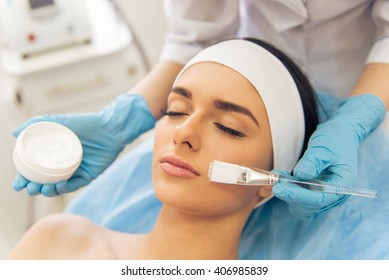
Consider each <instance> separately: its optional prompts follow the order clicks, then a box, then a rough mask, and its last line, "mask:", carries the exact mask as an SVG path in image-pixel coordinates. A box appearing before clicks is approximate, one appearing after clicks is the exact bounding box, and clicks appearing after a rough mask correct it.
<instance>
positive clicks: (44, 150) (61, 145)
mask: <svg viewBox="0 0 389 280" xmlns="http://www.w3.org/2000/svg"><path fill="white" fill-rule="evenodd" d="M13 160H14V164H15V167H16V169H17V171H18V172H19V173H20V174H21V175H22V176H23V177H25V178H26V179H28V180H30V181H33V182H37V183H41V184H53V183H57V182H60V181H66V180H68V179H69V178H70V177H71V176H72V175H73V173H74V172H75V171H76V169H77V168H78V167H79V165H80V163H81V160H82V146H81V142H80V140H79V139H78V137H77V135H76V134H75V133H74V132H73V131H71V130H70V129H69V128H67V127H65V126H63V125H60V124H58V123H54V122H37V123H34V124H32V125H30V126H28V127H27V128H26V129H24V130H23V131H22V133H21V134H20V135H19V137H18V139H17V140H16V145H15V149H14V153H13Z"/></svg>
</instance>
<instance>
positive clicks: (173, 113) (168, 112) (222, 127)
mask: <svg viewBox="0 0 389 280" xmlns="http://www.w3.org/2000/svg"><path fill="white" fill-rule="evenodd" d="M161 115H162V116H169V117H180V116H189V114H188V113H183V112H177V111H171V110H163V109H161ZM213 124H214V125H215V126H216V127H217V128H218V129H219V130H220V131H222V132H223V133H225V134H228V135H229V136H233V137H240V138H241V137H245V136H246V134H245V133H244V132H242V131H239V130H236V129H232V128H229V127H227V126H225V125H222V124H221V123H216V122H215V123H213Z"/></svg>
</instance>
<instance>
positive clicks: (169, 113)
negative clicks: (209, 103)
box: [161, 109, 189, 117]
mask: <svg viewBox="0 0 389 280" xmlns="http://www.w3.org/2000/svg"><path fill="white" fill-rule="evenodd" d="M161 115H162V116H170V117H177V116H189V114H188V113H183V112H176V111H170V110H163V109H161Z"/></svg>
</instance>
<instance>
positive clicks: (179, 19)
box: [160, 0, 239, 64]
mask: <svg viewBox="0 0 389 280" xmlns="http://www.w3.org/2000/svg"><path fill="white" fill-rule="evenodd" d="M164 12H165V15H166V19H167V24H168V26H167V28H168V31H167V33H166V35H165V42H164V46H163V48H162V52H161V56H160V60H171V61H175V62H178V63H182V64H185V63H186V62H188V61H189V59H191V58H192V57H193V56H194V55H195V54H197V53H198V52H199V51H200V50H202V49H203V48H204V47H207V46H209V45H211V44H213V43H215V42H217V41H220V40H224V39H229V38H234V37H236V35H237V32H238V29H239V1H237V0H211V1H210V0H165V2H164Z"/></svg>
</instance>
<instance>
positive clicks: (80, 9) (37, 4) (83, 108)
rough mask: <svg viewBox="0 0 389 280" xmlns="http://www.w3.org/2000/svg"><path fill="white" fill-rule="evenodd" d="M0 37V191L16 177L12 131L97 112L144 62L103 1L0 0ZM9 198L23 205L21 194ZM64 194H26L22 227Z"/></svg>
mask: <svg viewBox="0 0 389 280" xmlns="http://www.w3.org/2000/svg"><path fill="white" fill-rule="evenodd" d="M0 42H1V45H0V69H1V71H0V80H1V82H0V113H1V114H0V115H1V116H2V118H6V120H7V123H6V127H5V125H4V124H3V126H2V130H0V134H1V135H0V138H1V144H2V149H3V150H2V151H3V152H4V153H3V152H2V154H3V160H2V162H0V163H1V164H3V163H4V166H6V167H7V169H6V170H8V171H4V170H3V172H0V185H1V188H0V195H3V194H4V192H5V190H7V191H8V190H9V192H12V188H11V182H12V180H13V177H14V176H15V174H16V170H11V167H12V163H10V159H12V149H13V146H14V142H13V141H14V139H13V138H12V136H11V131H12V128H15V127H16V126H17V125H18V124H20V123H21V122H22V121H24V120H27V119H28V118H31V117H32V116H35V115H40V114H47V113H54V114H57V113H70V112H91V111H97V110H99V109H101V108H102V107H103V106H105V105H107V104H108V103H109V102H110V101H111V100H113V99H115V98H116V96H117V95H119V94H121V93H123V92H127V91H128V89H129V88H131V87H132V86H133V85H134V83H135V82H136V81H138V80H139V79H140V78H141V77H142V76H143V75H144V74H145V73H146V72H147V70H148V61H147V58H146V56H145V53H144V50H143V48H142V47H141V46H140V44H139V43H138V40H137V39H136V37H135V36H134V33H133V31H132V30H131V27H130V25H129V23H128V21H127V20H126V19H125V17H124V16H123V15H122V14H121V12H120V9H118V7H117V5H116V3H115V2H113V1H110V0H0ZM5 128H7V129H5ZM8 128H10V129H8ZM5 133H6V135H5ZM12 194H13V193H12ZM13 195H14V194H13ZM14 196H15V199H18V202H14V204H15V205H18V207H17V208H18V209H24V208H23V207H22V205H24V203H25V200H24V198H25V196H23V195H22V194H18V196H17V195H14ZM16 197H17V198H16ZM0 198H1V197H0ZM64 199H66V198H63V197H59V198H51V199H45V198H43V197H32V198H31V197H30V198H28V201H27V205H26V206H25V207H26V208H27V209H26V212H27V221H26V225H25V226H26V227H28V226H29V225H30V224H31V223H32V222H34V221H36V220H37V219H39V218H40V217H42V216H44V215H46V214H48V213H51V212H56V211H60V210H62V208H63V204H64V203H66V201H64ZM0 200H1V199H0ZM19 200H20V201H19ZM22 217H24V216H22ZM0 218H1V215H0ZM3 218H4V217H3ZM22 219H24V218H22ZM16 222H17V220H15V223H16ZM2 230H3V231H4V229H2ZM0 231H1V229H0ZM0 233H1V232H0ZM0 235H1V234H0ZM9 236H11V234H9ZM0 237H1V236H0ZM0 241H1V240H0ZM0 243H1V242H0ZM0 245H1V244H0Z"/></svg>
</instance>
